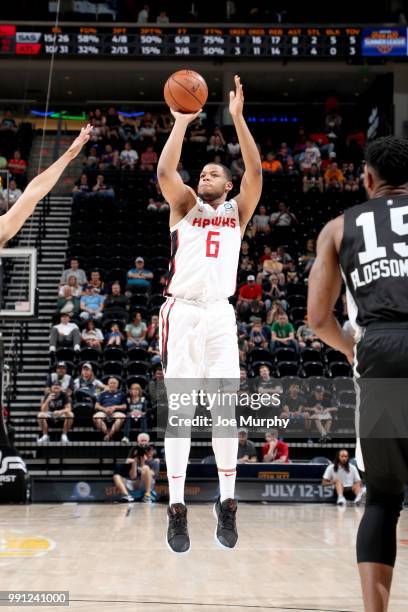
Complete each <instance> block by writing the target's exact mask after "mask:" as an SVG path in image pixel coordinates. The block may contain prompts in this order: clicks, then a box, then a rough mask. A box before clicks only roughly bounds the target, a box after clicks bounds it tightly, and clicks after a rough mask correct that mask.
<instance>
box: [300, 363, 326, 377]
mask: <svg viewBox="0 0 408 612" xmlns="http://www.w3.org/2000/svg"><path fill="white" fill-rule="evenodd" d="M302 371H303V375H304V376H306V377H309V376H323V375H324V366H323V364H322V362H321V361H307V362H306V363H304V364H303V365H302Z"/></svg>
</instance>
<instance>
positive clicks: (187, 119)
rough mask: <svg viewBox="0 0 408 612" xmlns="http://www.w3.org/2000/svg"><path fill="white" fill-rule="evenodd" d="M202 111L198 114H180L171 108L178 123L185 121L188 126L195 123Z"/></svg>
mask: <svg viewBox="0 0 408 612" xmlns="http://www.w3.org/2000/svg"><path fill="white" fill-rule="evenodd" d="M202 110H203V109H202V108H200V110H199V111H197V112H196V113H179V112H178V111H175V110H173V109H172V108H171V109H170V112H171V114H172V115H173V117H174V118H175V120H176V121H184V122H185V123H186V124H187V125H188V124H189V123H191V122H192V121H194V119H196V118H197V117H198V115H199V114H200V113H201V111H202Z"/></svg>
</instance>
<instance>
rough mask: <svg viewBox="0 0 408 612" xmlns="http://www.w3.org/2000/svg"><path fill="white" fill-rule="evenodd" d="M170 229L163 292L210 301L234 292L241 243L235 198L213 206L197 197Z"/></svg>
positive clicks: (226, 296)
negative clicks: (168, 256) (168, 252)
mask: <svg viewBox="0 0 408 612" xmlns="http://www.w3.org/2000/svg"><path fill="white" fill-rule="evenodd" d="M170 232H171V239H172V240H171V247H172V248H171V260H170V267H169V272H170V274H169V278H168V282H167V286H166V288H165V290H164V295H166V296H169V295H171V296H174V297H179V298H184V299H190V300H199V301H210V300H214V299H227V298H228V297H229V296H230V295H233V294H234V293H235V285H236V276H237V267H238V258H239V250H240V247H241V229H240V223H239V212H238V205H237V203H236V202H235V200H230V201H227V202H224V203H223V204H220V205H219V206H218V207H217V208H213V207H212V206H211V205H210V204H207V203H206V202H203V201H202V200H201V199H200V198H198V199H197V202H196V204H195V206H193V208H192V209H191V210H190V211H189V212H188V213H187V215H186V216H185V217H184V218H183V219H181V220H180V221H179V222H178V223H177V224H176V225H174V226H173V227H171V228H170Z"/></svg>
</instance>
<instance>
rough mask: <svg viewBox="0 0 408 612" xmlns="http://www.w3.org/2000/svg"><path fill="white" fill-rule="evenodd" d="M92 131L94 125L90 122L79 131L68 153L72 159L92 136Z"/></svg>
mask: <svg viewBox="0 0 408 612" xmlns="http://www.w3.org/2000/svg"><path fill="white" fill-rule="evenodd" d="M91 132H92V126H91V124H90V123H88V125H87V126H86V127H83V128H82V129H81V131H80V132H79V136H77V138H75V140H74V142H73V143H72V145H71V146H70V147H69V149H68V153H69V154H70V157H71V159H74V157H76V156H77V155H78V153H79V152H80V150H81V149H82V147H83V146H84V144H86V143H87V142H88V140H89V138H90V135H91Z"/></svg>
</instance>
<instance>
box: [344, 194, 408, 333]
mask: <svg viewBox="0 0 408 612" xmlns="http://www.w3.org/2000/svg"><path fill="white" fill-rule="evenodd" d="M340 266H341V270H342V274H343V278H344V280H345V282H346V286H347V292H346V295H347V305H348V314H349V319H350V322H351V324H352V325H353V326H354V327H356V328H357V329H358V327H357V326H356V323H357V325H358V326H360V327H365V326H367V325H368V324H369V323H372V322H373V321H408V279H407V276H408V196H405V195H403V196H389V197H384V198H376V199H373V200H369V201H368V202H364V203H363V204H359V205H357V206H353V207H352V208H349V209H347V210H346V211H345V212H344V232H343V240H342V243H341V247H340Z"/></svg>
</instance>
